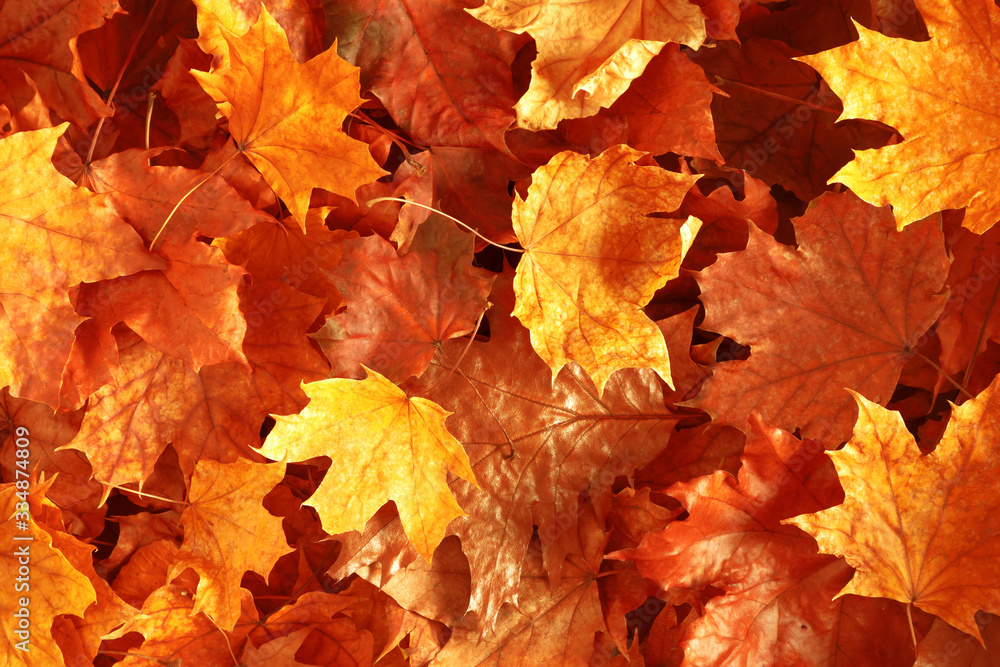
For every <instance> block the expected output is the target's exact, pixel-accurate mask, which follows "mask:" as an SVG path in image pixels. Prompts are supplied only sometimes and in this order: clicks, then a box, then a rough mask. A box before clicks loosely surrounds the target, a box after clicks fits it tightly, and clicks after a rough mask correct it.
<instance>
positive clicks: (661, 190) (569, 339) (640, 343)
mask: <svg viewBox="0 0 1000 667" xmlns="http://www.w3.org/2000/svg"><path fill="white" fill-rule="evenodd" d="M641 156H642V153H639V152H638V151H635V150H632V149H631V148H629V147H627V146H616V147H613V148H609V149H608V150H606V151H605V152H604V153H602V154H601V155H600V156H598V157H597V158H595V159H593V160H591V159H589V158H587V157H585V156H582V155H578V154H575V153H570V152H563V153H560V154H559V155H556V156H555V157H554V158H552V160H550V161H549V163H548V164H547V165H545V166H543V167H540V168H539V169H538V170H536V171H535V173H534V175H533V176H532V177H531V187H530V188H529V189H528V197H527V199H521V197H520V195H518V196H517V197H516V198H515V199H514V210H513V213H512V216H513V224H514V233H515V234H516V235H517V238H518V241H520V243H521V246H522V247H523V248H524V256H523V257H522V258H521V262H520V263H519V264H518V267H517V278H516V279H515V281H514V291H515V293H516V294H517V305H516V307H515V308H514V313H513V314H514V315H515V316H516V317H517V318H518V319H519V320H521V322H522V323H523V324H524V326H526V327H527V328H528V330H529V331H531V345H532V347H534V348H535V351H536V352H537V353H538V355H539V356H541V357H542V359H544V360H545V362H546V363H547V364H548V365H549V367H550V368H551V369H552V379H553V381H554V380H555V377H556V375H557V374H558V373H559V370H560V369H561V368H562V367H563V366H565V365H566V364H567V363H569V362H570V361H576V362H577V363H578V364H580V366H581V367H583V369H584V370H585V371H586V372H587V373H588V374H589V375H590V377H591V378H593V380H594V384H596V385H597V391H598V392H599V393H602V392H603V391H604V385H605V384H606V383H607V381H608V378H609V377H610V376H611V374H612V373H614V372H615V371H616V370H618V369H620V368H634V367H643V366H648V367H650V368H653V369H654V370H656V372H657V373H659V374H660V377H662V378H663V379H664V380H665V381H666V382H667V384H670V385H671V387H673V384H672V381H671V379H670V359H669V357H668V356H667V346H666V343H665V342H664V340H663V334H662V333H660V330H659V329H657V328H656V325H655V324H653V321H652V320H650V319H649V318H648V317H646V316H645V315H644V314H643V313H642V307H643V306H645V305H646V303H648V302H649V300H650V299H651V298H652V297H653V292H655V291H656V290H657V289H658V288H660V287H662V286H663V285H664V284H665V283H666V282H667V280H669V279H670V278H674V277H676V276H677V273H678V270H679V269H680V263H681V260H682V259H683V258H684V254H685V253H686V252H687V250H688V248H689V247H690V246H691V241H692V239H693V238H694V235H695V234H696V233H697V232H698V229H699V227H700V226H701V223H700V222H699V221H698V220H697V218H688V220H686V221H684V220H674V219H664V218H653V217H651V216H649V215H648V214H649V213H652V212H654V211H672V210H674V209H676V208H677V207H678V206H679V205H680V203H681V201H683V199H684V194H685V193H686V192H687V190H688V189H689V188H690V187H691V184H692V183H694V181H695V180H697V177H696V176H686V175H682V174H675V173H671V172H668V171H665V170H663V169H660V168H659V167H644V166H638V165H636V164H635V162H636V161H637V160H638V159H639V158H640V157H641Z"/></svg>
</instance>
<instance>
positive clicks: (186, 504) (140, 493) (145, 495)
mask: <svg viewBox="0 0 1000 667" xmlns="http://www.w3.org/2000/svg"><path fill="white" fill-rule="evenodd" d="M104 484H105V486H109V487H111V488H112V489H118V490H119V491H125V492H126V493H134V494H136V495H137V496H139V497H140V498H153V499H155V500H162V501H163V502H165V503H173V504H175V505H183V506H184V507H191V503H189V502H187V501H185V500H172V499H170V498H164V497H163V496H158V495H155V494H153V493H146V492H145V491H139V490H138V489H128V488H125V487H124V486H118V485H117V484H107V483H104Z"/></svg>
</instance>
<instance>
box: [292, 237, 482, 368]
mask: <svg viewBox="0 0 1000 667" xmlns="http://www.w3.org/2000/svg"><path fill="white" fill-rule="evenodd" d="M472 245H473V244H472V235H471V234H466V233H463V232H460V231H459V230H458V229H457V228H456V227H455V225H454V224H453V223H451V222H450V221H447V220H441V219H435V220H428V221H427V222H425V223H424V224H422V225H420V227H419V229H418V230H417V234H416V236H415V237H414V240H413V243H412V244H411V245H410V249H409V251H408V252H407V253H406V254H405V255H403V256H402V257H399V256H398V255H397V254H396V250H395V249H394V248H393V247H392V245H390V244H389V242H388V241H386V240H385V239H383V238H382V237H380V236H366V237H364V238H359V239H349V240H347V241H345V242H344V254H343V257H342V258H341V260H340V262H339V263H338V264H337V266H336V268H334V269H333V271H331V272H328V275H329V276H330V278H331V279H333V280H334V281H335V282H336V283H337V287H338V288H339V289H340V291H341V292H342V293H344V294H345V295H346V296H347V309H346V310H344V311H343V312H341V313H337V314H336V315H333V316H331V317H330V318H329V319H328V320H327V322H326V325H325V326H324V328H323V329H321V330H320V331H318V332H316V333H315V334H313V335H312V338H313V340H316V341H317V342H319V344H320V346H321V347H322V348H323V352H324V353H325V354H326V356H327V358H328V359H330V363H331V365H332V369H331V375H334V376H337V377H354V378H357V377H359V376H360V374H361V373H360V371H361V366H362V365H364V366H366V367H369V368H371V369H372V370H374V371H376V372H378V373H379V374H381V375H384V376H386V377H387V378H389V380H391V381H393V382H402V381H403V380H405V379H406V378H408V377H409V376H411V375H420V374H421V373H423V372H424V369H425V368H427V365H428V364H429V363H430V361H431V358H432V357H433V356H434V354H435V352H436V351H437V350H438V348H439V347H440V346H441V343H442V342H443V341H445V340H447V339H449V338H456V337H458V336H464V335H466V334H468V333H470V332H471V331H472V330H473V329H474V328H475V326H476V320H477V318H478V317H479V315H480V313H482V311H483V310H484V309H485V307H486V296H487V294H489V291H490V284H491V283H492V282H493V276H492V275H491V274H489V273H488V272H486V271H483V270H482V269H477V268H475V267H473V266H472Z"/></svg>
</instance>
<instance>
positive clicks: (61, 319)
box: [0, 123, 164, 407]
mask: <svg viewBox="0 0 1000 667" xmlns="http://www.w3.org/2000/svg"><path fill="white" fill-rule="evenodd" d="M66 127H67V124H66V123H64V124H62V125H59V126H58V127H53V128H48V129H43V130H36V131H34V132H21V133H20V134H17V135H15V136H12V137H8V138H6V139H2V140H0V172H2V173H4V174H6V175H5V177H4V179H3V185H2V187H0V216H2V217H3V219H4V235H5V238H4V241H5V243H4V248H3V260H4V262H5V263H6V265H7V266H8V267H9V268H8V269H7V270H5V271H3V272H2V275H0V306H2V308H3V317H2V318H0V349H2V350H3V355H2V356H0V385H10V387H11V393H13V394H15V395H18V396H22V397H24V398H30V399H32V400H36V401H41V402H44V403H47V404H48V405H51V406H53V407H55V406H58V405H59V380H60V378H61V377H62V372H63V367H64V366H65V365H66V361H67V359H68V358H69V354H70V348H71V347H72V345H73V337H74V333H75V330H76V327H77V325H78V324H79V323H80V322H82V321H83V320H84V318H82V317H80V316H79V315H77V314H76V312H75V310H74V308H73V305H72V303H71V302H70V298H69V289H70V288H71V287H73V286H75V285H78V284H80V283H81V282H96V281H98V280H104V279H109V278H115V277H117V276H124V275H129V274H132V273H135V272H137V271H143V270H146V269H161V268H163V267H164V262H163V260H162V259H160V258H159V257H156V256H154V255H152V254H150V253H149V252H148V251H147V250H146V249H145V247H144V246H143V245H142V240H141V239H140V238H139V235H138V234H137V233H136V232H135V231H134V230H133V229H132V228H131V227H129V226H128V225H127V224H126V223H125V222H124V221H123V220H122V219H121V218H118V217H116V216H114V215H113V214H112V210H111V209H110V207H109V206H108V204H107V200H106V196H105V195H95V194H93V193H92V192H90V191H89V190H87V189H86V188H79V187H76V186H75V185H73V183H72V181H70V180H69V179H68V178H66V177H65V176H63V175H62V174H60V173H59V172H58V171H56V169H55V167H53V166H52V159H51V157H52V152H53V151H54V150H55V146H56V142H57V141H58V140H59V137H60V135H62V134H63V132H65V130H66Z"/></svg>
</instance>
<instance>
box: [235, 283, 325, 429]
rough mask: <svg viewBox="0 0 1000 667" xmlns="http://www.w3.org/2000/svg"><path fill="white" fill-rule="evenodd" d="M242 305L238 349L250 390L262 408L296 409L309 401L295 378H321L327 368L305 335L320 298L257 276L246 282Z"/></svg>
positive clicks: (275, 410) (317, 311) (272, 410)
mask: <svg viewBox="0 0 1000 667" xmlns="http://www.w3.org/2000/svg"><path fill="white" fill-rule="evenodd" d="M243 309H244V312H246V313H247V316H248V321H247V335H246V338H245V339H244V340H243V350H244V351H245V352H246V355H247V360H248V361H249V362H250V367H251V375H250V382H251V384H252V385H253V391H254V393H255V394H256V396H257V397H258V398H259V399H260V401H261V403H262V404H263V408H264V410H265V411H266V412H270V413H272V414H291V413H293V412H297V411H299V410H301V409H302V408H304V407H305V405H306V403H308V402H309V399H308V398H307V397H306V395H305V393H304V392H303V391H302V388H301V386H300V385H301V383H302V382H304V381H305V382H315V381H317V380H322V379H323V378H325V377H326V376H327V375H328V374H329V370H330V365H329V364H328V363H327V362H326V359H324V358H323V355H322V353H320V352H319V351H318V350H316V349H315V348H314V347H313V346H312V345H311V344H310V343H309V339H308V338H307V337H306V331H307V330H308V329H309V328H310V327H312V325H313V322H315V321H316V318H317V317H319V314H320V313H321V312H322V309H323V300H322V299H320V298H318V297H314V296H310V295H308V294H303V293H302V292H299V291H296V290H295V289H293V288H291V287H289V286H288V285H287V284H286V283H284V282H283V281H280V280H270V281H261V282H256V283H254V284H253V285H251V286H250V287H249V288H247V291H246V294H245V296H244V299H243Z"/></svg>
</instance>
